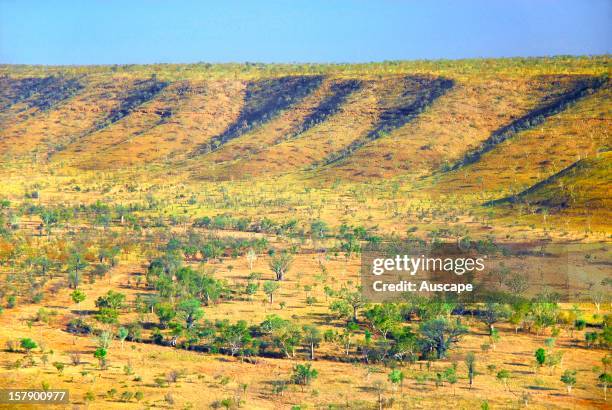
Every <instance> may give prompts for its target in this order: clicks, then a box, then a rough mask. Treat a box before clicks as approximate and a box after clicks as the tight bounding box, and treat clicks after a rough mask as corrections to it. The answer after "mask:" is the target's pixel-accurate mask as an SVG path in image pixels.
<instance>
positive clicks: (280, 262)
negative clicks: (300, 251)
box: [270, 252, 293, 280]
mask: <svg viewBox="0 0 612 410" xmlns="http://www.w3.org/2000/svg"><path fill="white" fill-rule="evenodd" d="M292 262H293V257H292V256H291V255H290V254H288V253H286V252H282V253H281V254H279V255H278V256H273V257H272V259H271V260H270V269H272V271H273V272H274V274H275V275H276V280H283V279H284V278H285V274H286V273H287V272H288V271H289V269H290V268H291V263H292Z"/></svg>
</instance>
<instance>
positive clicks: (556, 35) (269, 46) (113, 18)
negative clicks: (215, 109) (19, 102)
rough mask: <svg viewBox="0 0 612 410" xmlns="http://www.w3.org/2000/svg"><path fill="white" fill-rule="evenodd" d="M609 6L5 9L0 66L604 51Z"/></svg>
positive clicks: (577, 0)
mask: <svg viewBox="0 0 612 410" xmlns="http://www.w3.org/2000/svg"><path fill="white" fill-rule="evenodd" d="M611 23H612V0H574V1H568V0H505V1H503V0H499V1H496V0H466V1H458V0H457V1H452V0H450V1H436V0H434V1H426V0H371V1H366V0H286V1H279V0H252V1H237V0H236V1H232V0H220V1H187V0H184V1H182V0H174V1H170V0H167V1H162V0H148V1H144V0H122V1H116V0H82V1H78V0H74V1H61V0H55V1H52V0H41V1H35V0H0V62H1V63H21V64H123V63H188V62H200V61H206V62H243V61H251V62H369V61H382V60H412V59H438V58H450V59H455V58H468V57H511V56H544V55H557V54H572V55H584V54H606V53H610V51H611V49H612V47H611V45H612V28H611V27H612V24H611Z"/></svg>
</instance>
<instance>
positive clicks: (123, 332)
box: [117, 327, 130, 350]
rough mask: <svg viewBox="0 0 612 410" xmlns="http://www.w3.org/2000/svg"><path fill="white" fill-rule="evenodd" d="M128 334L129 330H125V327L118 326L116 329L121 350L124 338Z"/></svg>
mask: <svg viewBox="0 0 612 410" xmlns="http://www.w3.org/2000/svg"><path fill="white" fill-rule="evenodd" d="M129 334H130V332H129V330H127V329H126V328H125V327H120V328H119V330H118V331H117V337H119V341H120V342H121V350H123V343H124V342H125V339H127V337H128V335H129Z"/></svg>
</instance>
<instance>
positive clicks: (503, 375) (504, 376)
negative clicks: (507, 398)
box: [497, 369, 510, 390]
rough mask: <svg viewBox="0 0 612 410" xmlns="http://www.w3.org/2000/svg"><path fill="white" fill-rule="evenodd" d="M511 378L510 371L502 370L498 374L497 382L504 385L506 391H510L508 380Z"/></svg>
mask: <svg viewBox="0 0 612 410" xmlns="http://www.w3.org/2000/svg"><path fill="white" fill-rule="evenodd" d="M509 378H510V372H509V371H508V370H505V369H502V370H500V371H499V372H497V380H499V381H500V382H502V383H503V384H504V390H508V379H509Z"/></svg>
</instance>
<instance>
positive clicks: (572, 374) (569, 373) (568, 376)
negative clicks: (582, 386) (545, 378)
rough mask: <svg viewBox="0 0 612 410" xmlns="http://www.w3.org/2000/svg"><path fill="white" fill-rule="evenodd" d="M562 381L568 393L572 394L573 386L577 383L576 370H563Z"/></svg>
mask: <svg viewBox="0 0 612 410" xmlns="http://www.w3.org/2000/svg"><path fill="white" fill-rule="evenodd" d="M561 381H562V382H563V384H565V388H566V389H567V394H572V388H573V387H574V386H575V385H576V370H566V371H565V372H563V375H562V376H561Z"/></svg>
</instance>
